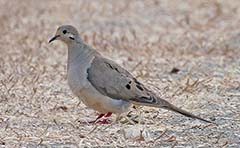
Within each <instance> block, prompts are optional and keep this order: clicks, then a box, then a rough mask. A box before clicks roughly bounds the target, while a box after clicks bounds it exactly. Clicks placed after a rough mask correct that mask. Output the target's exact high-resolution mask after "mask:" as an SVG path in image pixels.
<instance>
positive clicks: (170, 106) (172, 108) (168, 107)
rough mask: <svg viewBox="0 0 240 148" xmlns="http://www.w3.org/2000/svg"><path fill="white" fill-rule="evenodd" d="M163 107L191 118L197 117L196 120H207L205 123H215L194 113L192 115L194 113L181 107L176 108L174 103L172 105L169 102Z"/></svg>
mask: <svg viewBox="0 0 240 148" xmlns="http://www.w3.org/2000/svg"><path fill="white" fill-rule="evenodd" d="M163 108H165V109H167V110H171V111H174V112H177V113H180V114H182V115H184V116H187V117H190V118H193V119H198V120H201V121H204V122H207V123H213V124H216V123H214V122H212V121H209V120H206V119H203V118H201V117H199V116H196V115H194V114H192V113H190V112H187V111H185V110H183V109H181V108H178V107H176V106H174V105H172V104H170V103H169V104H168V105H167V106H164V107H163Z"/></svg>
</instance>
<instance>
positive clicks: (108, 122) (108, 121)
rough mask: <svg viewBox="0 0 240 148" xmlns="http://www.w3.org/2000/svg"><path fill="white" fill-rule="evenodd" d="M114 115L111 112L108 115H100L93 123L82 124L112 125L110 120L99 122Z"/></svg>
mask: <svg viewBox="0 0 240 148" xmlns="http://www.w3.org/2000/svg"><path fill="white" fill-rule="evenodd" d="M111 115H112V113H111V112H108V113H106V114H99V115H98V117H97V118H96V119H95V120H93V121H89V122H81V123H82V124H96V123H99V124H110V123H111V121H110V120H109V119H103V120H99V119H100V118H102V117H110V116H111Z"/></svg>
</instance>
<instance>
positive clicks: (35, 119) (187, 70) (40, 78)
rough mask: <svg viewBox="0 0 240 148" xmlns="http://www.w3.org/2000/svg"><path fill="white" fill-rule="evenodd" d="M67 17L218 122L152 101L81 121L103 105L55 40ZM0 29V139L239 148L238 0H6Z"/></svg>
mask: <svg viewBox="0 0 240 148" xmlns="http://www.w3.org/2000/svg"><path fill="white" fill-rule="evenodd" d="M63 24H72V25H74V26H76V27H77V28H78V30H79V31H80V34H81V36H82V38H83V39H84V40H85V41H86V42H87V43H88V44H90V45H91V46H93V47H95V48H96V49H98V50H99V51H100V52H102V53H103V54H104V55H105V56H107V57H109V58H111V59H114V60H115V61H116V62H117V63H119V64H121V65H122V66H124V67H125V68H127V69H128V70H130V71H131V72H132V73H133V75H134V76H136V77H138V79H139V80H140V81H141V82H143V83H144V84H146V85H147V86H148V87H150V88H151V89H153V90H154V91H155V92H157V93H159V95H160V96H161V97H162V98H165V99H167V100H169V101H170V102H172V103H173V104H175V105H177V106H179V107H181V108H184V109H186V110H188V111H191V112H192V113H194V114H196V115H199V116H201V117H203V118H206V119H211V120H213V121H214V122H216V123H217V124H218V126H216V125H213V124H208V123H204V122H200V121H198V120H192V119H189V118H187V117H184V116H182V115H179V114H176V113H173V112H170V111H166V110H162V109H156V108H150V107H140V108H138V109H137V110H136V109H134V108H132V109H131V112H129V113H128V119H127V118H126V117H122V118H121V119H120V121H119V122H117V123H113V124H110V125H99V124H97V125H87V124H82V123H81V122H82V121H89V120H92V119H94V118H95V117H96V116H97V113H96V112H95V111H93V110H92V109H90V108H87V107H86V106H85V105H84V104H82V103H81V102H80V101H79V99H78V98H77V97H75V96H74V95H73V94H72V93H71V91H70V90H69V87H68V85H67V81H66V58H67V48H66V46H65V45H64V44H63V43H60V42H54V43H53V44H48V39H49V38H50V37H52V36H53V35H54V34H55V31H56V29H57V27H58V26H60V25H63ZM0 28H1V29H0V31H1V35H0V45H1V46H0V147H9V148H10V147H11V148H15V147H41V148H43V147H54V148H55V147H64V145H65V146H66V147H83V146H85V147H100V146H102V147H177V148H183V147H202V148H203V147H204V148H205V147H234V148H235V147H240V58H239V57H240V52H239V51H240V1H237V0H219V1H213V0H212V1H206V0H203V1H197V0H171V1H170V0H160V1H157V0H155V1H153V0H146V1H137V0H136V1H130V0H121V1H117V0H116V1H114V0H111V1H104V0H99V1H97V0H91V1H90V0H89V1H87V0H86V1H83V0H82V1H80V0H68V1H65V0H59V1H57V0H56V1H54V0H51V1H48V0H41V1H37V0H21V1H20V0H18V1H13V0H12V1H9V0H0ZM115 118H116V116H113V117H111V118H110V119H111V120H112V121H114V120H115ZM131 119H132V120H131Z"/></svg>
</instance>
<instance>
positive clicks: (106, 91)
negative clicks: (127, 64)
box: [87, 56, 213, 123]
mask: <svg viewBox="0 0 240 148" xmlns="http://www.w3.org/2000/svg"><path fill="white" fill-rule="evenodd" d="M87 73H88V77H87V78H88V80H89V82H90V83H91V84H92V86H93V87H94V88H95V89H96V90H98V91H99V92H100V93H101V94H103V95H105V96H108V97H110V98H112V99H122V100H126V101H130V102H132V103H134V104H140V105H145V106H153V107H161V108H164V109H168V110H172V111H174V112H177V113H180V114H182V115H184V116H187V117H191V118H194V119H199V120H202V121H205V122H208V123H213V122H211V121H209V120H206V119H203V118H201V117H199V116H196V115H194V114H192V113H190V112H187V111H185V110H182V109H181V108H178V107H176V106H174V105H172V104H171V103H169V102H168V101H166V100H164V99H161V98H160V97H158V96H157V95H155V94H154V93H153V92H152V91H150V90H148V89H147V88H146V87H144V85H143V84H141V83H140V82H138V81H137V79H136V78H134V77H133V76H132V75H131V74H130V73H129V72H128V71H127V70H125V69H124V68H122V67H121V66H119V65H118V64H116V63H115V62H113V61H111V60H109V59H106V58H103V57H102V56H96V57H95V58H94V59H93V61H92V64H91V66H90V67H89V68H88V70H87Z"/></svg>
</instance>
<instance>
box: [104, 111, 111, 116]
mask: <svg viewBox="0 0 240 148" xmlns="http://www.w3.org/2000/svg"><path fill="white" fill-rule="evenodd" d="M111 115H112V113H111V112H108V113H106V114H105V115H104V117H110V116H111Z"/></svg>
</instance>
